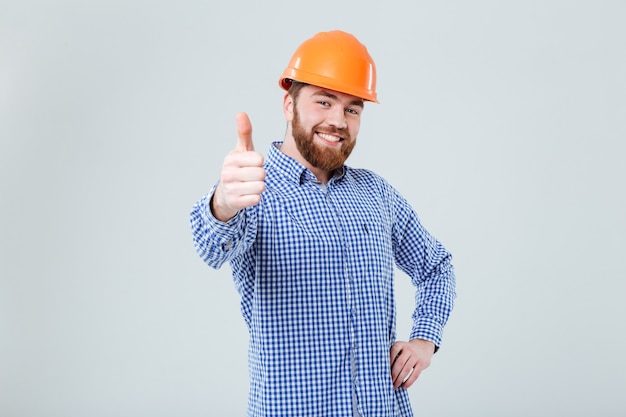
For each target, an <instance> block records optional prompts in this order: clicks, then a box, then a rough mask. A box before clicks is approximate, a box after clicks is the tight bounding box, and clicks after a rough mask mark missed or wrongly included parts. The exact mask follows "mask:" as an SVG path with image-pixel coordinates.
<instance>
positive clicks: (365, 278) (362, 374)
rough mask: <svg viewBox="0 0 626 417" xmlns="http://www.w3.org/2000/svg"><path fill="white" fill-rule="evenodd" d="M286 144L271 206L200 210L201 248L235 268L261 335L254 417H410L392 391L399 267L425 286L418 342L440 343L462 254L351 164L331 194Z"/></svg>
mask: <svg viewBox="0 0 626 417" xmlns="http://www.w3.org/2000/svg"><path fill="white" fill-rule="evenodd" d="M279 146H280V143H278V142H277V143H275V144H274V146H272V147H271V148H270V152H269V156H268V159H267V162H266V164H265V168H266V170H267V178H266V191H265V192H264V193H263V194H262V198H261V203H260V204H259V205H257V206H255V207H249V208H247V209H245V210H242V211H241V212H240V213H239V214H238V215H237V216H235V217H234V218H233V219H231V220H230V221H229V222H228V223H222V222H219V221H217V220H216V219H215V218H214V217H213V216H212V214H211V212H210V208H209V200H210V197H211V195H212V192H211V193H209V195H207V196H206V197H204V198H203V199H201V200H200V201H199V202H198V203H196V205H195V206H194V208H193V210H192V213H191V224H192V230H193V236H194V242H195V246H196V250H197V252H198V254H199V255H200V257H201V258H202V259H203V260H204V261H205V262H206V263H207V264H209V265H210V266H212V267H214V268H219V267H221V266H222V265H223V264H224V263H225V262H230V265H231V269H232V273H233V280H234V283H235V286H236V288H237V290H238V291H239V293H240V294H241V311H242V314H243V318H244V320H245V321H246V324H247V326H248V328H249V331H250V345H249V370H250V379H251V380H250V394H249V406H248V415H249V416H250V417H257V416H290V417H295V416H307V417H310V416H332V417H339V416H363V417H365V416H411V415H412V411H411V406H410V404H409V398H408V394H407V392H406V390H404V389H402V388H400V389H398V390H395V391H394V389H393V385H392V381H391V376H390V363H389V348H390V347H391V344H392V343H393V342H394V341H395V338H396V330H395V321H396V310H395V302H394V263H395V265H397V267H398V268H399V269H400V270H402V271H404V272H406V273H407V274H408V275H409V277H410V278H411V280H412V282H413V284H414V285H415V286H416V294H415V297H416V309H415V312H414V314H413V323H414V324H413V329H412V331H411V334H410V338H411V339H413V338H422V339H427V340H430V341H432V342H434V343H435V344H436V345H437V346H439V344H440V343H441V334H442V331H443V326H444V325H445V323H446V321H447V319H448V316H449V314H450V311H451V310H452V306H453V300H454V297H455V289H454V288H455V280H454V273H453V268H452V266H451V263H450V259H451V256H450V254H449V253H448V252H447V251H446V250H445V249H444V247H443V246H442V245H441V244H440V243H439V242H438V241H437V240H436V239H435V238H434V237H433V236H431V235H430V234H429V233H428V232H427V231H426V230H425V229H424V227H423V226H422V224H421V223H420V221H419V219H418V217H417V215H416V213H415V212H414V210H413V209H412V208H411V207H410V206H409V204H408V203H407V201H406V200H405V199H404V198H402V197H401V196H400V195H399V194H398V193H397V192H396V191H395V190H394V189H393V188H392V187H391V186H390V185H389V184H387V183H386V182H385V181H384V180H383V179H382V178H381V177H379V176H377V175H375V174H373V173H372V172H370V171H367V170H361V169H352V168H349V167H343V169H342V170H341V172H339V173H338V174H337V175H336V176H335V177H333V178H332V179H331V180H330V181H329V183H328V184H327V185H326V186H324V185H322V184H320V183H318V182H317V180H316V179H315V177H314V176H313V175H312V174H311V172H310V171H308V170H307V169H306V168H304V166H302V165H301V164H299V163H298V162H296V161H295V160H293V159H292V158H289V157H288V156H286V155H284V154H282V153H281V152H280V150H279V149H278V147H279Z"/></svg>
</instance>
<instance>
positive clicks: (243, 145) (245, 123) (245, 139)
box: [235, 113, 254, 152]
mask: <svg viewBox="0 0 626 417" xmlns="http://www.w3.org/2000/svg"><path fill="white" fill-rule="evenodd" d="M235 120H236V122H237V136H238V137H239V139H238V140H237V146H236V147H235V149H236V150H237V151H240V152H245V151H253V150H254V144H253V143H252V124H250V118H248V115H247V114H246V113H237V117H236V118H235Z"/></svg>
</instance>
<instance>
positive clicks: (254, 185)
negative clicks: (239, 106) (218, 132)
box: [211, 113, 265, 222]
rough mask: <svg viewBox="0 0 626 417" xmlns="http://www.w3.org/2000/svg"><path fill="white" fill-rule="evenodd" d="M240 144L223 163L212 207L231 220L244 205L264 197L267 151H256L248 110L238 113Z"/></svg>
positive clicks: (225, 218)
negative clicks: (264, 153) (262, 152)
mask: <svg viewBox="0 0 626 417" xmlns="http://www.w3.org/2000/svg"><path fill="white" fill-rule="evenodd" d="M236 121H237V135H238V137H239V138H238V140H237V145H236V146H235V149H233V150H232V151H231V152H230V153H229V154H228V155H226V158H224V165H223V166H222V173H221V174H220V180H219V182H218V184H217V187H216V188H215V192H214V194H213V198H212V199H211V211H212V212H213V215H214V216H215V218H216V219H218V220H220V221H223V222H225V221H228V220H230V219H231V218H233V217H234V216H235V215H236V214H237V212H238V211H239V210H241V209H243V208H246V207H250V206H254V205H256V204H259V202H260V201H261V193H263V191H265V183H264V182H263V180H265V168H263V155H261V154H260V153H258V152H255V150H254V145H253V144H252V125H251V124H250V119H249V118H248V115H247V114H245V113H238V114H237V117H236Z"/></svg>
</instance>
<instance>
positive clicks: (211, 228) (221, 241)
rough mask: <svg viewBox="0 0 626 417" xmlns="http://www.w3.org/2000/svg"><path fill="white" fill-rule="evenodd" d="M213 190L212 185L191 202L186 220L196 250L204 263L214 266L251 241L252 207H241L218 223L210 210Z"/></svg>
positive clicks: (254, 216)
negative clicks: (191, 205) (188, 217)
mask: <svg viewBox="0 0 626 417" xmlns="http://www.w3.org/2000/svg"><path fill="white" fill-rule="evenodd" d="M214 191H215V186H213V189H212V190H211V192H210V193H209V194H207V195H206V196H204V197H203V198H201V199H200V200H199V201H198V202H197V203H196V204H194V206H193V208H192V210H191V214H190V221H191V230H192V234H193V241H194V246H195V249H196V252H197V253H198V255H200V258H202V260H203V261H204V262H206V263H207V264H208V265H209V266H211V267H213V268H215V269H217V268H220V267H221V266H222V265H223V264H224V262H227V261H230V260H232V259H233V258H235V257H236V256H238V255H240V254H242V253H243V252H245V251H246V250H247V249H248V248H249V247H250V246H251V245H252V243H253V242H254V238H255V235H256V210H255V209H254V208H248V209H244V210H241V211H239V212H238V213H237V214H236V215H235V217H233V218H232V219H230V220H229V221H228V222H222V221H220V220H218V219H216V218H215V216H213V213H212V212H211V207H210V202H211V198H212V197H213V193H214Z"/></svg>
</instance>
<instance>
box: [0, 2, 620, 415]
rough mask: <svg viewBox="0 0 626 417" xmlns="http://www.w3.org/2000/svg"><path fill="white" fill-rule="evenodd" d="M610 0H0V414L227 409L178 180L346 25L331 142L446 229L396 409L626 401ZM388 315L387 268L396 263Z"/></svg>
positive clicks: (215, 305)
mask: <svg viewBox="0 0 626 417" xmlns="http://www.w3.org/2000/svg"><path fill="white" fill-rule="evenodd" d="M625 21H626V2H624V1H618V0H615V1H608V0H594V1H591V0H589V1H555V0H547V1H546V0H542V1H539V0H531V1H528V0H525V1H495V0H493V1H486V0H481V1H472V2H467V1H446V2H443V1H440V2H435V1H431V2H426V1H405V2H394V1H385V2H381V1H378V0H376V1H373V0H368V1H360V2H339V1H317V2H288V1H278V0H268V1H263V2H255V1H248V2H242V1H232V2H217V1H189V0H187V1H167V2H166V1H148V0H145V1H140V0H125V1H121V0H119V1H117V0H115V1H111V0H109V1H104V0H102V1H68V0H61V1H55V2H53V1H36V0H26V1H19V2H18V1H9V0H2V1H0V203H1V205H0V415H2V416H7V417H22V416H29V417H36V416H37V417H38V416H46V417H53V416H64V417H72V416H76V417H78V416H133V417H134V416H173V415H176V416H241V415H244V414H245V408H246V397H247V388H248V376H247V365H246V361H247V357H246V354H247V353H246V352H247V334H246V329H245V326H244V323H243V320H242V319H241V317H240V315H239V306H238V297H237V294H236V292H235V289H234V287H233V286H232V283H231V279H230V269H229V268H228V267H225V268H223V269H222V270H220V271H217V272H216V271H213V270H212V269H210V268H209V267H207V266H205V265H204V264H203V263H202V262H201V260H200V259H199V258H198V257H197V256H196V254H195V252H194V249H193V246H192V242H191V235H190V230H189V226H188V212H189V210H190V208H191V206H192V204H193V203H194V202H195V201H196V200H197V199H198V198H200V197H201V196H202V195H203V194H205V193H206V192H208V190H209V188H210V185H211V184H212V183H213V182H214V181H215V180H216V178H217V175H218V173H219V169H220V165H221V161H222V158H223V156H224V155H225V154H226V153H227V152H228V151H229V150H230V149H231V148H232V147H233V145H234V143H235V140H236V132H235V123H234V116H235V113H236V112H237V111H246V112H248V113H249V115H250V117H251V120H252V123H253V127H254V139H255V143H256V146H257V148H258V149H260V150H262V151H265V150H266V149H267V147H268V146H269V143H270V142H271V141H273V140H278V139H281V138H282V136H283V133H284V128H285V124H284V121H283V119H282V114H281V111H280V104H281V100H282V91H281V90H280V89H279V88H278V86H277V78H278V76H279V75H280V73H281V71H282V69H283V68H284V66H285V65H286V64H287V61H288V59H289V57H290V56H291V54H292V53H293V51H294V50H295V48H296V47H297V46H298V45H299V44H300V42H302V41H303V40H304V39H306V38H308V37H310V36H312V35H313V34H315V33H316V32H318V31H323V30H330V29H336V28H340V29H343V30H346V31H348V32H352V33H354V34H355V35H356V36H357V37H359V39H360V40H361V41H363V42H364V43H365V44H366V45H367V46H368V48H369V50H370V53H371V54H372V56H373V57H374V58H375V60H376V62H377V66H378V71H379V79H378V83H379V84H378V85H379V88H378V90H379V98H380V101H381V104H380V105H368V106H367V108H366V111H365V113H364V116H363V117H364V120H363V124H362V128H361V135H360V137H359V144H358V146H357V147H356V149H355V153H354V154H353V157H351V160H350V164H351V165H353V166H357V167H368V168H371V169H373V170H374V171H376V172H378V173H379V174H381V175H383V176H384V177H386V178H387V179H388V180H389V181H390V182H391V183H392V184H393V185H394V186H396V188H398V189H399V190H400V191H401V192H402V193H403V194H404V195H405V196H406V197H407V198H408V199H409V200H410V201H411V202H412V203H413V205H414V206H415V208H416V209H417V211H418V212H419V213H420V215H421V217H422V220H423V222H424V223H425V224H426V225H427V227H428V228H429V229H430V230H431V231H432V232H433V233H434V234H435V235H436V236H437V237H439V238H440V239H441V240H442V241H443V242H444V243H445V244H446V246H447V247H448V248H449V249H450V250H451V251H452V252H453V253H454V255H455V265H456V272H457V279H458V293H459V298H458V303H457V307H456V309H455V311H454V313H453V315H452V317H451V320H450V322H449V325H448V327H447V329H446V333H445V339H444V346H443V347H442V349H441V351H440V353H438V354H437V356H436V358H435V360H434V362H433V365H432V366H431V368H430V369H429V370H428V371H427V372H426V373H424V374H423V376H422V377H421V379H420V380H419V382H418V383H417V384H416V386H415V387H414V388H412V389H411V396H412V399H413V403H414V408H415V412H416V414H417V415H421V416H426V415H431V416H434V415H436V416H459V415H465V416H530V415H532V416H565V415H567V416H590V415H595V416H618V415H619V416H623V415H626V399H625V398H626V396H625V395H624V393H626V377H625V372H626V360H625V359H624V352H625V351H626V336H625V330H626V325H625V324H624V319H625V318H626V302H625V301H624V295H625V294H626V284H625V279H626V270H625V268H624V255H623V252H624V249H625V248H626V238H625V234H626V222H625V220H624V213H625V212H626V201H625V191H624V189H625V187H624V179H625V178H626V168H625V166H626V164H625V163H624V155H625V151H626V146H625V145H624V143H625V141H626V25H625V24H624V22H625ZM397 280H398V295H399V296H400V300H399V306H400V311H401V313H402V316H401V317H400V319H399V331H400V334H401V336H403V337H406V336H407V335H408V332H409V328H410V322H409V317H410V312H411V308H412V305H411V303H412V296H411V295H410V292H411V287H410V283H409V280H408V279H407V278H406V277H405V276H404V275H402V274H399V275H398V277H397Z"/></svg>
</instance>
